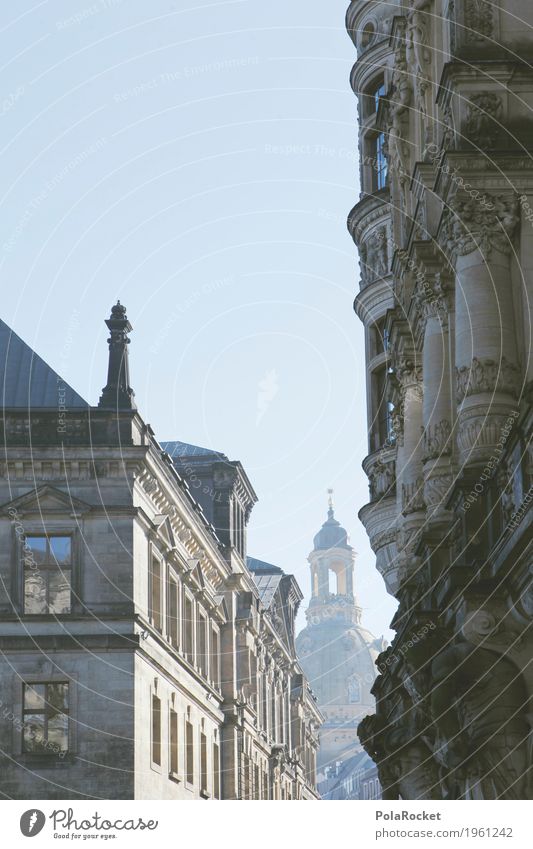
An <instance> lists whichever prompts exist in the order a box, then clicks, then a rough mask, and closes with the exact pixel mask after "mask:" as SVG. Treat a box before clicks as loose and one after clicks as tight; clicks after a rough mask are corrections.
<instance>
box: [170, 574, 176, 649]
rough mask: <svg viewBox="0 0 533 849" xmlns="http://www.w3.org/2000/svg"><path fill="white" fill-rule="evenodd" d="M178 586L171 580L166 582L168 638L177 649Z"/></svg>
mask: <svg viewBox="0 0 533 849" xmlns="http://www.w3.org/2000/svg"><path fill="white" fill-rule="evenodd" d="M178 603H179V601H178V585H177V583H176V581H175V580H174V579H173V578H170V579H169V582H168V637H169V640H170V642H171V643H172V645H173V646H174V648H177V647H178V633H179V632H178Z"/></svg>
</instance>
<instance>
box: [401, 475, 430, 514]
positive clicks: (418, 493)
mask: <svg viewBox="0 0 533 849" xmlns="http://www.w3.org/2000/svg"><path fill="white" fill-rule="evenodd" d="M425 509H426V504H425V501H424V479H423V478H421V477H419V478H417V479H416V480H414V481H410V482H409V483H404V484H402V513H403V515H404V516H408V515H409V514H410V513H417V512H418V511H420V510H425Z"/></svg>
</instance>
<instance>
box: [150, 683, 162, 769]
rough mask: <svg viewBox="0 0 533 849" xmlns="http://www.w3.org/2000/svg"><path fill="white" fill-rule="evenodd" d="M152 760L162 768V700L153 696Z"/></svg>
mask: <svg viewBox="0 0 533 849" xmlns="http://www.w3.org/2000/svg"><path fill="white" fill-rule="evenodd" d="M152 760H153V762H154V763H155V764H157V765H158V766H161V699H158V698H157V696H152Z"/></svg>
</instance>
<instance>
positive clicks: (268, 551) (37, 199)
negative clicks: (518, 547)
mask: <svg viewBox="0 0 533 849" xmlns="http://www.w3.org/2000/svg"><path fill="white" fill-rule="evenodd" d="M346 5H347V2H346V0H345V2H331V0H328V2H325V0H290V2H288V0H283V2H280V0H269V2H268V3H260V2H258V0H255V2H254V1H253V0H233V1H232V2H197V1H196V2H194V3H192V2H191V0H180V2H174V3H172V2H164V0H150V2H149V3H147V2H146V0H144V2H143V0H107V2H102V0H96V2H93V3H91V2H90V0H88V2H84V0H49V2H40V3H39V2H34V3H31V2H27V0H18V2H17V3H16V4H3V8H2V11H1V13H0V45H1V56H2V75H1V79H2V97H1V104H0V121H1V123H0V127H1V133H0V147H1V166H0V167H1V173H2V177H3V179H2V186H1V201H0V215H1V236H0V269H1V277H2V307H1V317H2V318H3V319H4V320H5V321H6V322H7V323H8V324H10V325H11V326H12V327H13V328H14V329H15V330H16V331H17V333H19V334H20V335H21V336H22V337H23V338H24V339H25V340H26V341H27V342H28V343H29V344H31V345H32V346H33V347H34V348H35V349H36V350H37V351H38V352H39V353H40V354H41V355H42V356H43V357H44V358H45V359H46V360H47V361H48V362H49V363H50V364H51V365H52V366H53V367H54V368H56V369H57V370H58V371H60V372H61V373H62V374H63V375H64V376H65V378H66V379H67V380H68V381H69V382H70V383H71V384H72V385H73V386H74V387H75V389H77V390H78V392H80V394H82V395H83V396H84V397H85V398H87V400H89V401H91V402H92V403H96V402H97V401H98V396H99V394H100V391H101V388H102V386H103V385H104V383H105V377H106V358H107V345H106V338H107V333H106V328H105V326H104V324H103V321H104V319H105V318H106V317H107V316H108V313H109V309H110V307H111V305H112V303H113V302H114V301H116V299H117V298H120V300H121V301H122V302H123V303H125V304H126V305H127V308H128V316H129V318H130V321H131V322H132V324H133V325H134V331H133V333H132V337H131V339H132V343H131V346H130V354H131V374H132V384H133V388H134V389H135V392H136V398H137V402H138V406H139V409H140V412H141V414H142V416H143V417H144V419H145V420H146V421H149V422H150V423H151V425H152V427H153V428H154V430H155V432H156V435H157V437H158V438H159V439H161V440H165V439H181V440H183V441H187V442H193V443H196V444H198V445H202V446H210V447H213V448H215V449H217V450H219V451H223V452H224V453H226V454H227V455H228V456H229V457H230V458H231V459H240V460H241V461H242V462H243V464H244V466H245V468H246V470H247V472H248V475H249V477H250V479H251V480H252V483H253V485H254V487H255V489H256V491H257V493H258V495H259V499H260V500H259V503H258V504H257V506H256V507H255V509H254V511H253V513H252V519H251V524H250V532H249V551H250V553H251V554H253V555H254V556H256V557H259V558H262V559H264V560H269V561H271V562H274V563H276V564H278V565H279V566H281V567H282V568H283V569H285V570H286V571H289V572H292V573H294V574H295V575H296V577H297V578H298V580H299V581H300V584H301V586H302V589H303V590H304V592H305V594H306V599H307V596H308V593H309V577H308V566H307V560H306V558H307V554H308V552H309V551H310V549H311V546H312V538H313V536H314V534H315V533H316V532H317V531H318V529H319V527H320V525H321V524H322V522H323V521H324V520H325V518H326V509H327V495H326V489H327V488H328V487H329V486H332V487H334V488H335V503H336V513H337V517H338V518H339V519H340V520H341V521H342V522H343V524H344V525H345V527H347V528H348V530H349V532H350V535H351V539H352V544H353V545H354V547H355V549H356V551H357V552H358V558H357V566H356V569H357V571H356V586H357V590H358V593H359V597H360V600H361V602H362V605H363V607H364V609H365V613H364V623H365V624H366V626H367V627H369V628H370V629H371V630H372V631H374V632H375V633H376V635H379V634H382V633H385V634H386V633H387V625H388V623H389V621H390V619H391V616H392V613H393V611H394V608H395V603H394V601H393V599H391V598H390V597H389V596H387V594H386V592H385V589H384V585H383V582H382V580H381V578H380V576H379V575H378V574H377V572H375V569H374V557H373V554H372V552H371V549H370V547H369V545H368V541H367V538H366V534H365V532H364V529H363V527H362V525H361V524H360V522H359V520H358V519H357V511H358V509H359V508H360V507H361V506H362V504H364V503H365V502H366V501H367V499H368V488H367V481H366V478H365V476H364V474H363V472H362V470H361V460H362V459H363V457H364V456H365V454H366V452H367V437H366V414H365V388H364V345H363V328H362V325H361V324H360V323H359V320H358V319H357V318H356V317H355V314H354V313H353V309H352V302H353V298H354V296H355V293H356V291H357V288H358V282H357V281H358V266H357V261H356V251H355V248H354V246H353V243H352V241H351V239H350V237H349V235H348V233H347V230H346V225H345V221H346V217H347V214H348V212H349V210H350V209H351V207H352V206H353V205H354V203H355V202H356V200H357V198H358V192H359V188H358V169H357V160H356V146H357V129H356V118H357V110H356V100H355V97H354V95H353V94H352V92H351V90H350V87H349V82H348V77H349V72H350V68H351V66H352V64H353V62H354V61H355V50H354V48H353V45H352V43H351V41H350V40H349V38H348V36H347V34H346V31H345V29H344V13H345V8H346Z"/></svg>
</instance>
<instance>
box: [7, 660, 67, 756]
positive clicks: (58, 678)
mask: <svg viewBox="0 0 533 849" xmlns="http://www.w3.org/2000/svg"><path fill="white" fill-rule="evenodd" d="M78 677H79V676H78V674H77V673H75V672H72V673H71V672H66V671H63V674H59V673H57V671H56V670H53V669H52V667H51V666H50V669H49V671H48V672H35V673H32V672H28V673H27V674H25V675H24V676H23V677H19V676H16V677H14V680H13V682H12V689H11V694H12V705H13V711H12V712H13V715H14V716H15V717H16V718H17V721H16V722H12V733H11V751H12V754H13V757H14V758H16V759H17V760H18V761H20V762H21V763H26V764H35V763H37V764H38V765H39V767H41V766H42V767H50V768H52V769H53V768H62V767H63V766H64V765H65V764H68V763H70V762H72V761H74V759H75V755H76V753H77V749H78ZM65 681H66V682H67V683H68V685H69V723H68V751H67V752H66V754H65V755H64V756H62V757H60V756H59V754H55V753H51V754H41V753H39V752H25V751H24V749H23V746H22V722H21V720H22V711H23V707H24V684H56V683H58V684H61V683H64V682H65Z"/></svg>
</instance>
